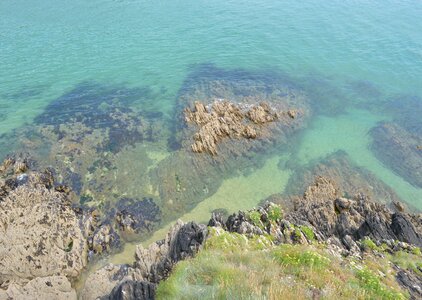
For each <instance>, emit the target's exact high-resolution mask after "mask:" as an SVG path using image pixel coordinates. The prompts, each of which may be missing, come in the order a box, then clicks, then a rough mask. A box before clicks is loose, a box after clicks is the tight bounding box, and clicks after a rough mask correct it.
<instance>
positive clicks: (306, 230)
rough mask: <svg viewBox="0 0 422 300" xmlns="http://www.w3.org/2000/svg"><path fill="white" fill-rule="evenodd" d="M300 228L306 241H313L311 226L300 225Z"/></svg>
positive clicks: (313, 235) (313, 234)
mask: <svg viewBox="0 0 422 300" xmlns="http://www.w3.org/2000/svg"><path fill="white" fill-rule="evenodd" d="M300 230H301V231H302V232H303V234H304V235H305V236H306V238H307V239H308V241H311V242H312V241H315V233H314V231H313V230H312V229H311V228H309V227H308V226H300Z"/></svg>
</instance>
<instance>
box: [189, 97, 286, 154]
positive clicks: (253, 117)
mask: <svg viewBox="0 0 422 300" xmlns="http://www.w3.org/2000/svg"><path fill="white" fill-rule="evenodd" d="M184 113H185V121H186V122H187V123H188V124H189V123H193V124H195V125H196V126H198V127H199V130H198V132H197V133H196V134H195V135H194V137H193V139H194V143H193V144H192V145H191V148H192V151H193V152H197V153H202V152H207V153H210V154H212V155H216V154H217V144H218V143H219V142H220V141H222V140H223V139H224V138H228V137H229V138H246V139H255V138H257V137H258V136H259V131H260V126H262V125H264V124H266V123H269V122H274V121H276V120H277V119H278V116H279V115H280V113H279V112H275V111H273V109H271V107H270V106H269V105H268V103H266V102H262V103H259V104H257V105H253V106H252V107H250V108H243V107H242V106H241V105H237V104H234V103H231V102H229V101H214V102H213V103H212V104H211V107H210V108H207V107H206V106H205V105H204V104H203V103H201V102H199V101H196V102H195V103H194V109H193V110H191V109H190V108H186V109H185V110H184Z"/></svg>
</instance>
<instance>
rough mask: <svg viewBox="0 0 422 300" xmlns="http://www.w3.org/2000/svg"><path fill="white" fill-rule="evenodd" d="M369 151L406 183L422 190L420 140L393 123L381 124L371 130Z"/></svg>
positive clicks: (417, 136)
mask: <svg viewBox="0 0 422 300" xmlns="http://www.w3.org/2000/svg"><path fill="white" fill-rule="evenodd" d="M371 136H372V146H371V150H372V151H373V152H374V154H375V155H376V157H377V158H378V159H379V160H380V161H382V162H383V163H384V164H385V165H386V166H388V167H390V168H391V169H392V170H393V171H394V172H395V173H397V174H398V175H400V176H401V177H403V178H404V179H405V180H406V181H408V182H409V183H411V184H413V185H414V186H417V187H419V188H422V151H420V150H418V145H420V144H421V143H422V138H421V136H420V135H418V134H413V133H412V132H410V131H406V130H405V129H404V128H402V127H400V126H399V125H397V124H394V123H388V122H383V123H381V124H379V125H378V126H376V127H375V128H373V129H372V130H371Z"/></svg>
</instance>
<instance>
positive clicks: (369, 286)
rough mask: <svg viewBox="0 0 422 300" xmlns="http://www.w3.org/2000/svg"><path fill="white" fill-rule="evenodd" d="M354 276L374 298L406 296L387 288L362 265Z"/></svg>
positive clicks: (392, 299) (403, 297) (393, 299)
mask: <svg viewBox="0 0 422 300" xmlns="http://www.w3.org/2000/svg"><path fill="white" fill-rule="evenodd" d="M356 278H357V279H358V280H359V284H360V286H361V287H362V288H364V289H365V290H366V291H367V292H368V293H369V294H371V296H372V297H370V298H374V299H391V300H395V299H406V297H405V296H404V295H403V294H402V293H399V292H396V291H394V290H391V289H387V288H386V287H385V286H384V285H383V284H382V283H381V280H380V278H379V277H378V276H376V275H375V274H373V273H372V272H371V271H370V270H369V269H368V268H366V267H364V268H362V269H360V270H359V269H358V270H357V271H356Z"/></svg>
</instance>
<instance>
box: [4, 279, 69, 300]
mask: <svg viewBox="0 0 422 300" xmlns="http://www.w3.org/2000/svg"><path fill="white" fill-rule="evenodd" d="M0 299H13V300H39V299H43V300H57V299H60V300H76V299H77V295H76V291H75V290H74V289H73V288H72V286H71V284H70V282H69V280H68V279H67V278H66V277H65V276H49V277H37V278H34V279H32V280H31V281H29V282H28V283H27V284H25V285H24V286H20V285H17V284H15V283H12V284H10V285H9V288H8V289H7V290H6V291H3V290H0Z"/></svg>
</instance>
